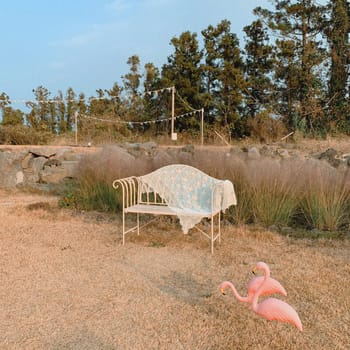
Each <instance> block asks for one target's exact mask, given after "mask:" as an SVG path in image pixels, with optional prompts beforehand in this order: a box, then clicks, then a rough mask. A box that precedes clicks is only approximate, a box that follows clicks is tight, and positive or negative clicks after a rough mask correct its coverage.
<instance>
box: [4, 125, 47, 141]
mask: <svg viewBox="0 0 350 350" xmlns="http://www.w3.org/2000/svg"><path fill="white" fill-rule="evenodd" d="M51 139H52V134H51V133H50V132H47V131H41V132H37V131H35V130H33V129H32V128H30V127H28V126H23V125H20V124H19V125H14V126H13V125H10V126H1V125H0V144H7V145H46V144H48V143H49V142H50V140H51Z"/></svg>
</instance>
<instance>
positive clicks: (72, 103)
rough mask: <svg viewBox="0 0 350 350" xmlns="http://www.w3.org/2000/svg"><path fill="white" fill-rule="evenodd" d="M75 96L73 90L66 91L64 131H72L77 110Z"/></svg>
mask: <svg viewBox="0 0 350 350" xmlns="http://www.w3.org/2000/svg"><path fill="white" fill-rule="evenodd" d="M75 98H76V94H75V92H74V90H73V89H72V88H71V87H70V88H68V89H67V93H66V105H67V108H66V130H67V131H72V125H73V121H74V113H75V111H76V110H77V102H76V100H75Z"/></svg>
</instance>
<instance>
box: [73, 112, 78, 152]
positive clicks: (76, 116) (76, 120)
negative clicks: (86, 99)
mask: <svg viewBox="0 0 350 350" xmlns="http://www.w3.org/2000/svg"><path fill="white" fill-rule="evenodd" d="M74 123H75V145H76V146H78V111H75V112H74Z"/></svg>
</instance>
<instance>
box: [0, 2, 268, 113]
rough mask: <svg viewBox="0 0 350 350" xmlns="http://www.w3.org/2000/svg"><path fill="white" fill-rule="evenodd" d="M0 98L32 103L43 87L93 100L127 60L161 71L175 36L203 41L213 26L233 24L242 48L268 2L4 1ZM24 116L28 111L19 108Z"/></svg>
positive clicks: (120, 72)
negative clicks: (247, 27) (258, 11)
mask: <svg viewBox="0 0 350 350" xmlns="http://www.w3.org/2000/svg"><path fill="white" fill-rule="evenodd" d="M0 4H1V10H0V31H1V33H2V40H1V54H0V67H1V72H0V93H1V92H6V93H7V94H8V95H9V96H10V98H11V99H12V100H14V99H32V98H33V93H32V89H34V88H36V87H38V86H40V85H43V86H44V87H46V88H48V89H49V91H50V92H51V97H54V96H55V95H56V94H57V92H58V90H62V91H63V92H64V93H65V92H66V90H67V88H68V87H72V88H73V89H74V91H75V92H76V93H80V92H84V93H85V94H86V96H94V95H95V90H96V89H98V88H101V89H109V88H111V87H112V85H113V83H114V82H118V83H121V76H122V75H124V74H126V73H127V72H128V66H127V64H126V61H127V59H128V57H130V56H131V55H133V54H137V55H138V56H139V57H140V59H141V66H143V65H144V64H145V63H147V62H152V63H154V64H155V65H156V66H157V67H159V68H160V67H161V65H162V64H164V63H166V62H167V57H168V56H169V55H170V54H171V53H172V46H171V45H170V44H169V43H170V40H171V38H172V37H174V36H179V35H180V34H181V33H182V32H184V31H186V30H189V31H191V32H196V33H198V34H199V38H200V37H201V36H200V31H201V30H202V29H205V28H206V27H207V26H208V25H209V24H212V25H217V24H218V23H219V22H220V21H221V20H222V19H228V20H230V21H231V30H232V32H234V33H236V34H237V35H238V37H239V38H240V41H241V43H242V41H243V33H242V29H243V27H244V26H245V25H248V24H250V23H251V22H252V21H253V20H254V16H253V14H252V9H254V8H255V7H257V6H262V7H267V6H269V3H268V1H267V0H60V1H54V0H53V1H47V0H32V1H28V0H12V1H5V0H2V1H1V0H0ZM14 107H16V108H21V107H23V106H16V105H14Z"/></svg>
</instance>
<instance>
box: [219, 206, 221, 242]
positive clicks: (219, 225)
mask: <svg viewBox="0 0 350 350" xmlns="http://www.w3.org/2000/svg"><path fill="white" fill-rule="evenodd" d="M219 243H221V212H220V211H219Z"/></svg>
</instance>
